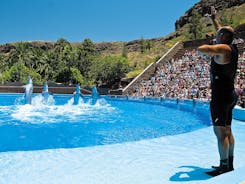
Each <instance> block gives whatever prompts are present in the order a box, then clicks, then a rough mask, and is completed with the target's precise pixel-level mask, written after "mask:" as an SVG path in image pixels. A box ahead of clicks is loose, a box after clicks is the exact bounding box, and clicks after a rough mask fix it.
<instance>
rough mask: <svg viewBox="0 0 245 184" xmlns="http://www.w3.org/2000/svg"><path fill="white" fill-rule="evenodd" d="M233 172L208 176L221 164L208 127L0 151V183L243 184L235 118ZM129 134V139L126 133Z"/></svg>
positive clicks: (241, 132)
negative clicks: (118, 141)
mask: <svg viewBox="0 0 245 184" xmlns="http://www.w3.org/2000/svg"><path fill="white" fill-rule="evenodd" d="M233 132H234V136H235V141H236V144H235V161H234V167H235V170H234V171H232V172H229V173H226V174H222V175H220V176H217V177H215V178H210V177H209V176H207V175H206V174H205V173H204V172H205V171H207V170H210V166H211V165H216V164H218V163H219V156H218V150H217V143H216V138H215V136H214V134H213V129H212V127H208V128H204V129H199V130H197V131H194V132H189V133H185V134H180V135H175V136H165V137H161V138H156V139H151V140H143V141H137V142H128V143H122V144H114V145H105V146H94V147H84V148H75V149H53V150H40V151H15V152H2V153H0V184H39V183H40V184H168V183H184V184H185V183H197V184H202V183H207V184H212V183H214V184H219V183H220V184H221V183H222V184H226V183H227V184H233V183H234V184H244V183H245V122H242V121H237V120H233ZM125 136H127V135H125Z"/></svg>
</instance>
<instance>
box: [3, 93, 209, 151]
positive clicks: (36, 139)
mask: <svg viewBox="0 0 245 184" xmlns="http://www.w3.org/2000/svg"><path fill="white" fill-rule="evenodd" d="M72 100H73V96H72V95H53V96H52V97H51V99H50V100H49V102H48V103H43V99H42V96H41V95H40V94H33V100H32V104H31V105H29V104H27V105H24V104H23V102H22V101H23V94H1V95H0V151H1V152H4V151H20V150H42V149H55V148H76V147H88V146H95V145H106V144H115V143H122V142H129V141H138V140H143V139H152V138H158V137H161V136H167V135H175V134H181V133H185V132H190V131H193V130H197V129H200V128H204V127H207V126H210V120H209V114H208V104H207V103H201V102H198V104H196V103H193V102H192V101H178V103H176V100H171V99H169V100H166V99H146V98H144V99H131V98H111V97H108V96H105V97H102V98H100V99H98V101H97V102H96V104H92V103H91V97H90V96H85V97H84V98H83V99H80V101H79V104H78V105H73V104H72Z"/></svg>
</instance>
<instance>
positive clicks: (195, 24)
mask: <svg viewBox="0 0 245 184" xmlns="http://www.w3.org/2000/svg"><path fill="white" fill-rule="evenodd" d="M200 19H201V15H200V14H199V13H198V11H197V10H193V11H192V17H191V19H190V20H189V21H190V25H189V33H190V39H194V40H196V39H198V38H201V36H202V27H201V25H200V24H199V21H200Z"/></svg>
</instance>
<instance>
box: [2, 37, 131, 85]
mask: <svg viewBox="0 0 245 184" xmlns="http://www.w3.org/2000/svg"><path fill="white" fill-rule="evenodd" d="M0 64H1V69H0V78H1V80H2V81H3V82H22V83H26V79H27V77H28V75H30V76H31V77H32V80H33V82H34V83H40V84H41V83H43V82H44V81H51V82H59V83H65V84H68V83H69V84H70V83H73V84H76V83H80V84H81V85H82V86H89V87H90V86H93V85H95V84H99V83H103V84H104V83H106V84H109V85H112V84H113V82H114V81H116V80H118V79H120V78H121V77H123V76H124V75H125V74H126V72H127V71H128V69H129V67H128V60H127V58H125V57H122V56H120V57H115V56H111V57H104V56H102V55H100V53H98V52H97V50H96V46H95V44H94V43H93V42H92V41H91V40H90V39H85V40H84V41H83V42H82V43H81V44H80V45H78V46H72V45H71V44H70V43H69V42H68V41H67V40H65V39H64V38H60V39H59V40H57V42H56V43H55V44H54V46H53V48H51V49H49V50H45V49H43V48H42V47H35V46H33V45H32V44H31V43H29V42H19V43H16V44H15V47H14V49H12V50H11V51H10V52H9V53H8V55H0Z"/></svg>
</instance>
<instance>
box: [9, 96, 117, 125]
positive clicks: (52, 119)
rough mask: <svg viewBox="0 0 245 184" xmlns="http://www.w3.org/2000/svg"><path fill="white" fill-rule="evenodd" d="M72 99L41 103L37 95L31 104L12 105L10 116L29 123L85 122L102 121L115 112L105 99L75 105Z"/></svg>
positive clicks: (40, 98) (40, 97)
mask: <svg viewBox="0 0 245 184" xmlns="http://www.w3.org/2000/svg"><path fill="white" fill-rule="evenodd" d="M72 101H73V99H71V100H69V101H68V102H67V104H64V105H55V103H53V104H48V105H47V104H44V103H42V95H37V96H35V97H34V98H33V102H32V105H30V104H26V105H16V106H14V109H12V110H11V117H12V118H13V119H15V120H18V121H20V122H25V123H30V124H40V123H41V124H42V123H60V122H68V123H77V122H80V123H85V124H86V123H88V122H89V121H91V120H95V121H97V122H100V121H103V116H108V115H109V114H111V113H114V114H115V108H114V107H112V106H111V105H109V104H108V103H107V102H106V100H98V102H97V103H96V105H91V104H90V103H89V102H87V103H84V102H82V101H80V102H79V103H78V104H77V105H76V106H75V105H73V103H72Z"/></svg>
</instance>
